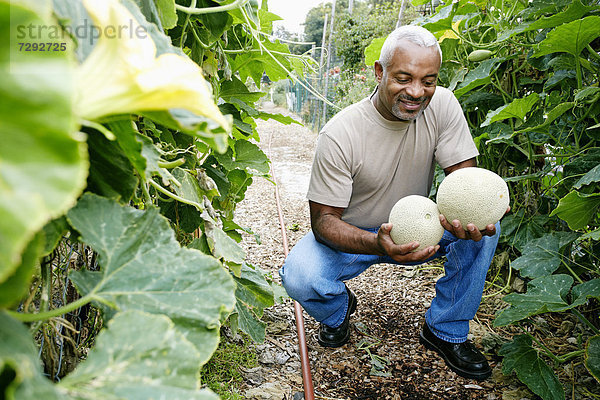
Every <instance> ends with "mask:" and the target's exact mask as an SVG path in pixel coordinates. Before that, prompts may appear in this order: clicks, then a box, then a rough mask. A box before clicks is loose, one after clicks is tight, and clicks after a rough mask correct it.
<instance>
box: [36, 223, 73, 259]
mask: <svg viewBox="0 0 600 400" xmlns="http://www.w3.org/2000/svg"><path fill="white" fill-rule="evenodd" d="M67 230H69V224H68V223H67V219H66V218H65V217H64V216H62V217H60V218H57V219H53V220H52V221H50V222H48V223H47V224H46V225H45V226H44V228H43V232H44V246H43V249H42V252H41V254H40V256H47V255H49V254H50V253H51V252H52V251H53V250H54V249H55V248H56V246H57V245H58V243H59V242H60V239H62V237H63V236H64V234H65V233H66V232H67Z"/></svg>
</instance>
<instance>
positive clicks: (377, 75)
mask: <svg viewBox="0 0 600 400" xmlns="http://www.w3.org/2000/svg"><path fill="white" fill-rule="evenodd" d="M373 68H374V70H375V78H376V79H377V82H378V83H381V79H383V65H381V63H380V62H379V61H375V65H374V66H373Z"/></svg>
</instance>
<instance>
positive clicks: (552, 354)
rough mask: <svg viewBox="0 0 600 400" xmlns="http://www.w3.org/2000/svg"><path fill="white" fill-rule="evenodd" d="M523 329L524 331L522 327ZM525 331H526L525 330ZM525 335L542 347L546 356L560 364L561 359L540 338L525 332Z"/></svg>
mask: <svg viewBox="0 0 600 400" xmlns="http://www.w3.org/2000/svg"><path fill="white" fill-rule="evenodd" d="M520 328H521V329H523V327H520ZM523 331H525V330H524V329H523ZM525 334H526V335H527V336H529V337H530V338H531V339H533V341H534V342H535V343H536V344H537V345H538V346H540V347H541V349H542V351H543V352H544V354H546V355H547V356H548V357H549V358H551V359H552V360H553V361H554V362H555V363H559V364H560V358H558V357H557V356H556V355H555V354H554V353H553V352H551V351H550V349H548V348H547V347H546V346H545V345H544V343H542V342H541V341H540V340H539V339H538V338H536V337H535V336H533V335H532V334H531V333H529V332H527V331H525Z"/></svg>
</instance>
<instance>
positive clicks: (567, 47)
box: [532, 15, 600, 57]
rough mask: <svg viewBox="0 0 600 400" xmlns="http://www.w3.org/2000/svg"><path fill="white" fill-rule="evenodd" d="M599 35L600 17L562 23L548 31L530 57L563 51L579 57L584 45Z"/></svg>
mask: <svg viewBox="0 0 600 400" xmlns="http://www.w3.org/2000/svg"><path fill="white" fill-rule="evenodd" d="M598 36H600V17H599V16H595V15H593V16H589V17H585V18H582V19H578V20H576V21H572V22H569V23H568V24H563V25H560V26H558V27H556V28H555V29H553V30H552V31H551V32H549V33H548V36H546V39H544V40H543V41H541V42H540V44H539V49H538V50H537V51H536V52H535V53H534V54H533V55H532V57H541V56H543V55H545V54H550V53H558V52H564V53H569V54H572V55H573V56H575V57H579V54H580V53H581V52H582V51H583V49H584V48H585V46H586V45H588V44H589V43H590V42H591V41H592V40H594V39H595V38H597V37H598Z"/></svg>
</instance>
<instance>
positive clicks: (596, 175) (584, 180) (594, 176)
mask: <svg viewBox="0 0 600 400" xmlns="http://www.w3.org/2000/svg"><path fill="white" fill-rule="evenodd" d="M594 182H600V164H598V165H596V166H595V167H594V168H592V169H591V170H590V171H589V172H588V173H586V174H585V175H584V176H582V177H581V179H579V180H578V181H577V182H575V184H574V185H573V187H574V188H575V189H581V188H582V187H583V186H585V185H589V184H590V183H594Z"/></svg>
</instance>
